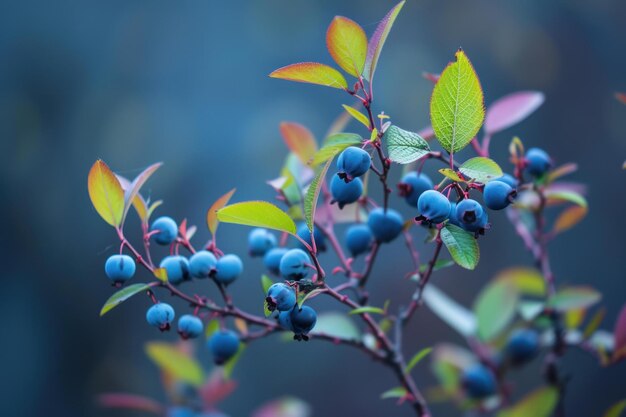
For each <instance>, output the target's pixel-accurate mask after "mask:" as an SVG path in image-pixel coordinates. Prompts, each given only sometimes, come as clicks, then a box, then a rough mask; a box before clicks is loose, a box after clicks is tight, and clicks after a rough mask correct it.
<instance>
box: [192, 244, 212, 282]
mask: <svg viewBox="0 0 626 417" xmlns="http://www.w3.org/2000/svg"><path fill="white" fill-rule="evenodd" d="M216 267H217V258H216V257H215V255H213V253H211V252H209V251H207V250H201V251H198V252H196V253H194V254H193V255H192V256H191V258H189V273H190V274H191V276H192V277H194V278H208V277H209V275H211V274H213V273H215V268H216Z"/></svg>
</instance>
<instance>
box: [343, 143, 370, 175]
mask: <svg viewBox="0 0 626 417" xmlns="http://www.w3.org/2000/svg"><path fill="white" fill-rule="evenodd" d="M371 164H372V158H371V157H370V154H368V153H367V152H366V151H364V150H363V149H361V148H357V147H355V146H350V147H349V148H346V149H345V150H344V151H343V152H341V154H339V157H338V158H337V170H338V171H339V172H338V175H339V178H341V179H345V180H347V181H351V180H352V179H354V178H356V177H360V176H361V175H363V174H365V173H366V172H367V170H368V169H370V165H371Z"/></svg>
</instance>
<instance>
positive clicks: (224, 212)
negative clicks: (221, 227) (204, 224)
mask: <svg viewBox="0 0 626 417" xmlns="http://www.w3.org/2000/svg"><path fill="white" fill-rule="evenodd" d="M217 218H218V219H219V221H221V222H223V223H235V224H242V225H245V226H253V227H266V228H268V229H274V230H279V231H281V232H287V233H291V234H292V235H295V234H296V225H295V223H294V222H293V220H292V219H291V217H289V216H288V215H287V213H285V212H284V211H282V210H281V209H279V208H278V207H276V206H275V205H273V204H272V203H268V202H267V201H245V202H243V203H235V204H231V205H230V206H226V207H223V208H221V209H220V210H218V211H217Z"/></svg>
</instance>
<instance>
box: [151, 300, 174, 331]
mask: <svg viewBox="0 0 626 417" xmlns="http://www.w3.org/2000/svg"><path fill="white" fill-rule="evenodd" d="M174 317H175V314H174V309H173V308H172V306H171V305H169V304H167V303H157V304H155V305H153V306H152V307H150V308H149V309H148V311H147V312H146V320H147V321H148V323H149V324H150V325H152V326H156V327H158V328H159V329H161V331H163V330H169V329H170V323H171V322H172V320H174Z"/></svg>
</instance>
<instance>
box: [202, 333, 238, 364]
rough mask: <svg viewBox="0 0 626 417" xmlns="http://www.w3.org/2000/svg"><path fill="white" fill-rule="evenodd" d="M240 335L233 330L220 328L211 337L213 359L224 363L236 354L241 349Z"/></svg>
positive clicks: (210, 344) (210, 345)
mask: <svg viewBox="0 0 626 417" xmlns="http://www.w3.org/2000/svg"><path fill="white" fill-rule="evenodd" d="M239 344H240V341H239V336H237V333H235V332H233V331H232V330H218V331H217V332H215V333H213V335H212V336H211V338H210V339H209V342H208V345H209V350H210V351H211V354H212V355H213V361H214V362H215V364H216V365H222V364H224V363H225V362H227V361H228V360H229V359H230V358H232V357H233V356H235V354H236V353H237V351H238V350H239Z"/></svg>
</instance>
